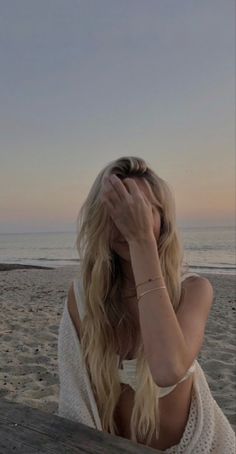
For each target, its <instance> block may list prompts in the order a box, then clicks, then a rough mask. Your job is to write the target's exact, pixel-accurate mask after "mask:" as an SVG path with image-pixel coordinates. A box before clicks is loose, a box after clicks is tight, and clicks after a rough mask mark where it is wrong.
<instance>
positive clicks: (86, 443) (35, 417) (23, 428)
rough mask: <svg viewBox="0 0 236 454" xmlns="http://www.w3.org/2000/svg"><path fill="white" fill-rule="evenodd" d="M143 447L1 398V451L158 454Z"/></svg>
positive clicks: (18, 453)
mask: <svg viewBox="0 0 236 454" xmlns="http://www.w3.org/2000/svg"><path fill="white" fill-rule="evenodd" d="M161 452H162V451H158V450H156V449H152V448H148V447H145V446H144V445H142V444H138V443H134V442H132V441H130V440H126V439H124V438H122V437H118V436H114V435H111V434H108V433H105V432H102V431H100V430H96V429H93V428H91V427H89V426H86V425H85V424H81V423H77V422H73V421H70V420H69V419H66V418H61V417H60V416H57V415H53V414H50V413H46V412H44V411H42V410H38V409H36V408H32V407H29V406H26V405H22V404H20V403H16V402H13V401H9V400H6V399H4V398H1V399H0V453H1V454H13V453H14V454H34V453H38V454H39V453H40V454H41V453H48V454H49V453H50V454H75V453H77V454H79V453H81V454H82V453H83V454H85V453H86V454H89V453H91V454H120V453H123V454H126V453H127V454H128V453H130V454H134V453H136V454H152V453H153V454H154V453H155V454H157V453H161Z"/></svg>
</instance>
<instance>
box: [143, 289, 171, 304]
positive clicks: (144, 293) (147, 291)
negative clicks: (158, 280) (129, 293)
mask: <svg viewBox="0 0 236 454" xmlns="http://www.w3.org/2000/svg"><path fill="white" fill-rule="evenodd" d="M160 288H166V286H165V285H164V286H163V287H154V288H151V289H150V290H146V292H143V293H141V295H139V297H138V302H139V300H140V298H142V296H143V295H146V293H149V292H152V291H153V290H159V289H160Z"/></svg>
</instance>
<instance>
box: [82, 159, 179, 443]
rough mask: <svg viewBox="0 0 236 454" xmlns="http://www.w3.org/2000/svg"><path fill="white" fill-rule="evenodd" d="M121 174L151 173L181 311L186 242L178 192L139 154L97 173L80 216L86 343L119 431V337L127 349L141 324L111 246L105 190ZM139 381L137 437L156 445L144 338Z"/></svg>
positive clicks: (108, 416)
mask: <svg viewBox="0 0 236 454" xmlns="http://www.w3.org/2000/svg"><path fill="white" fill-rule="evenodd" d="M112 173H115V174H116V175H117V176H119V177H120V178H121V179H123V178H126V177H132V176H134V177H141V178H145V179H146V180H147V181H148V182H149V184H150V185H151V188H152V191H153V193H154V195H155V197H156V200H157V204H158V207H159V212H160V215H161V227H160V236H159V239H158V243H157V247H158V253H159V257H160V263H161V269H162V274H163V277H164V280H165V283H166V287H167V290H168V294H169V297H170V300H171V302H172V305H173V308H174V310H175V311H176V310H177V308H178V305H179V302H180V297H181V281H180V280H181V274H182V271H183V256H184V252H183V246H182V240H181V237H180V234H179V232H178V229H177V226H176V214H175V201H174V196H173V191H172V189H171V188H170V186H169V185H168V184H167V183H166V181H165V180H164V179H162V178H161V177H160V176H158V175H157V174H156V173H155V172H154V171H153V170H152V169H151V168H150V167H149V166H148V165H147V163H146V162H145V161H144V160H143V159H142V158H139V157H134V156H124V157H121V158H118V159H116V160H115V161H111V162H110V163H108V165H106V166H105V167H104V168H103V169H102V170H101V171H100V172H99V174H98V175H97V177H96V179H95V181H94V183H93V185H92V187H91V189H90V191H89V194H88V196H87V198H86V200H85V201H84V203H83V205H82V207H81V208H80V211H79V215H78V218H77V238H76V246H77V249H78V253H79V258H80V260H81V262H80V271H79V273H80V276H81V281H82V285H83V290H84V297H85V306H86V313H85V316H84V318H83V320H82V323H81V347H82V352H83V357H84V360H85V364H86V367H87V369H88V373H89V376H90V380H91V384H92V389H93V391H94V394H95V396H96V401H97V406H98V410H99V414H100V418H101V423H102V428H103V430H104V431H107V432H110V433H112V434H113V435H116V434H117V431H118V428H117V425H116V424H115V421H114V411H115V408H116V405H117V403H118V400H119V397H120V394H121V385H120V380H119V374H118V365H117V356H116V352H117V351H119V345H120V343H119V336H117V329H118V327H120V329H121V332H125V333H126V335H127V336H128V339H127V353H128V352H129V351H130V349H132V346H133V343H134V339H136V334H137V326H136V323H135V321H134V320H133V318H132V317H131V316H130V314H129V313H128V312H127V311H126V310H125V306H124V305H122V304H121V298H120V288H121V286H120V284H121V278H122V270H121V267H120V263H119V256H118V255H117V254H116V253H115V252H114V251H112V250H111V249H110V244H109V241H108V238H109V233H110V232H109V215H108V214H107V210H105V209H104V207H103V205H102V203H101V201H100V194H101V189H102V183H103V179H104V177H105V175H111V174H112ZM137 352H138V354H137V383H138V388H137V391H136V392H135V397H134V406H133V410H132V415H131V421H130V430H131V439H132V440H133V441H135V442H138V443H140V442H142V443H145V444H147V445H148V444H150V442H151V439H152V437H153V435H154V433H155V436H156V437H157V438H158V437H159V432H160V417H159V406H158V403H159V392H160V388H159V387H158V385H156V383H155V382H154V381H153V378H152V375H151V372H150V369H149V366H148V363H147V361H146V358H145V356H144V349H143V343H142V341H141V343H140V345H139V348H138V350H137Z"/></svg>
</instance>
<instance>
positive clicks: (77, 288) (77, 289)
mask: <svg viewBox="0 0 236 454" xmlns="http://www.w3.org/2000/svg"><path fill="white" fill-rule="evenodd" d="M73 287H74V294H75V300H76V304H77V309H78V313H79V317H80V320H83V318H84V315H85V305H84V294H83V291H82V286H81V284H80V282H79V279H78V278H74V279H73Z"/></svg>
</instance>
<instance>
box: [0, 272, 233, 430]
mask: <svg viewBox="0 0 236 454" xmlns="http://www.w3.org/2000/svg"><path fill="white" fill-rule="evenodd" d="M0 266H1V264H0ZM45 269H46V270H47V272H45ZM10 271H11V272H9V269H8V270H5V271H2V272H1V280H0V289H1V292H0V310H1V319H0V340H1V349H0V397H4V398H5V399H9V400H13V401H16V402H21V403H24V404H25V405H29V406H31V407H36V408H39V409H42V410H44V411H46V412H49V413H56V411H57V407H58V396H59V377H58V364H57V339H58V328H59V323H60V320H61V316H62V312H63V308H64V305H65V302H66V297H67V293H68V290H69V286H70V283H71V281H72V279H74V278H75V277H76V276H77V273H78V271H79V264H77V265H66V266H62V267H57V268H55V269H49V268H43V267H41V269H40V268H35V267H34V266H33V267H31V266H30V265H29V266H26V269H22V268H20V269H16V268H14V269H11V270H10ZM199 274H200V273H199ZM202 275H203V276H204V277H207V278H208V279H209V280H210V282H211V283H212V286H213V288H214V302H213V306H212V309H211V312H210V315H209V318H208V321H207V324H206V328H205V336H204V342H203V345H202V348H201V350H200V353H199V355H198V357H197V360H198V361H199V363H200V365H201V366H202V368H203V370H204V373H205V375H206V379H207V382H208V384H209V387H210V389H211V392H212V394H213V397H214V399H215V400H216V401H217V403H218V405H219V406H220V408H221V409H222V410H223V412H224V414H225V415H226V417H227V418H228V420H229V421H230V423H231V425H232V427H233V429H234V430H235V431H236V408H235V404H234V402H235V400H236V377H235V371H234V369H235V360H234V357H235V350H236V348H235V338H236V326H235V325H236V324H235V310H236V301H235V299H236V295H235V277H234V276H232V275H222V274H214V275H213V274H206V273H204V274H203V273H202Z"/></svg>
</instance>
